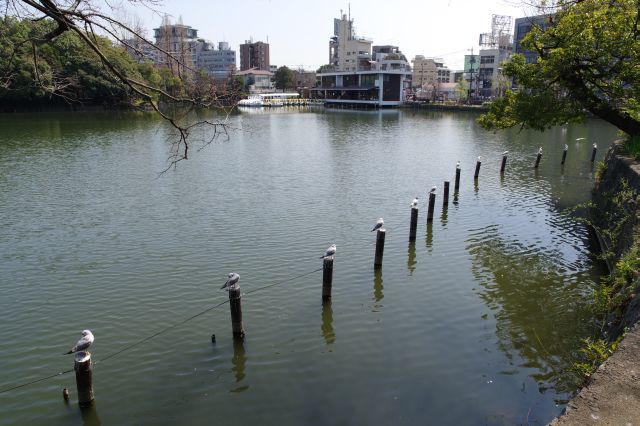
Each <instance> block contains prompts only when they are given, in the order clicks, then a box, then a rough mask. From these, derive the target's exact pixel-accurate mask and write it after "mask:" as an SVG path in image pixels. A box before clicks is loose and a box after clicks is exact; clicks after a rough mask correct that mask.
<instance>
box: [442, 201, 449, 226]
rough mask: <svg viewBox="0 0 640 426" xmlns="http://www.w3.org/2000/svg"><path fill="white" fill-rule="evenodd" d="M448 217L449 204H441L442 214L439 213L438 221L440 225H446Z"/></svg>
mask: <svg viewBox="0 0 640 426" xmlns="http://www.w3.org/2000/svg"><path fill="white" fill-rule="evenodd" d="M448 219H449V206H448V205H444V206H442V215H440V223H442V226H447V220H448Z"/></svg>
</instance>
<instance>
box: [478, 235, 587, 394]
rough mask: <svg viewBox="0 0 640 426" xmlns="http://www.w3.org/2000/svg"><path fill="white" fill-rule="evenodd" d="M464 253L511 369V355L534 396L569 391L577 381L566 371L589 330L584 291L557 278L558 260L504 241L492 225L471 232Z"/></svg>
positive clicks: (560, 275) (547, 251)
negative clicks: (531, 384)
mask: <svg viewBox="0 0 640 426" xmlns="http://www.w3.org/2000/svg"><path fill="white" fill-rule="evenodd" d="M467 250H468V252H469V254H470V255H471V257H472V260H473V266H472V271H473V275H474V277H475V278H476V280H477V281H478V282H479V283H480V286H481V287H482V290H481V291H479V296H480V298H481V299H482V300H483V301H484V302H485V303H486V304H487V306H488V307H489V309H491V311H492V312H493V316H494V318H495V320H496V335H497V337H498V338H499V348H500V349H501V350H502V351H503V352H504V353H505V355H506V356H507V357H508V358H509V359H510V360H511V362H512V365H513V362H515V361H514V358H513V354H514V352H515V353H517V354H518V355H519V358H520V359H522V362H523V364H521V365H514V367H520V368H528V369H532V372H531V374H530V375H531V377H532V378H533V379H534V380H535V381H536V382H537V383H538V388H539V391H540V392H543V391H545V390H546V389H547V388H550V387H555V389H556V391H559V392H570V391H571V390H573V389H574V388H575V386H576V385H577V384H578V382H579V380H580V377H577V376H576V374H575V373H574V372H573V371H572V369H571V366H572V364H573V362H574V361H576V348H578V347H579V346H580V345H579V340H580V339H579V337H578V336H584V335H585V333H588V331H589V330H591V329H592V328H593V325H592V324H591V322H590V321H589V320H588V319H589V317H590V316H589V311H588V308H587V307H586V306H584V304H583V303H581V300H582V298H583V297H584V296H585V295H584V294H583V293H584V290H581V289H580V288H579V287H578V286H577V285H576V284H575V282H572V281H574V280H567V277H566V275H564V274H563V273H562V272H560V271H562V269H563V268H562V263H563V261H562V257H563V254H562V253H561V252H559V251H557V250H555V249H553V248H549V247H546V248H545V247H536V246H534V245H531V246H528V245H524V244H522V243H521V242H518V241H509V240H508V239H507V238H505V237H504V236H502V235H501V234H500V229H499V226H498V225H490V226H487V227H485V228H483V229H477V230H474V231H473V232H471V233H470V234H469V238H468V240H467ZM576 319H577V320H576Z"/></svg>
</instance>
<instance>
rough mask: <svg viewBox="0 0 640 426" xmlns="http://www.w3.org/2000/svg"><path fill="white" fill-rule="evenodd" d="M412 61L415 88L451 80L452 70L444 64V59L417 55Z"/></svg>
mask: <svg viewBox="0 0 640 426" xmlns="http://www.w3.org/2000/svg"><path fill="white" fill-rule="evenodd" d="M411 62H413V76H412V81H411V85H412V87H413V88H419V87H425V86H426V85H438V84H439V83H450V82H451V70H450V69H449V68H447V67H446V66H445V65H444V62H443V61H442V59H438V58H425V57H424V56H422V55H416V57H415V58H413V61H411Z"/></svg>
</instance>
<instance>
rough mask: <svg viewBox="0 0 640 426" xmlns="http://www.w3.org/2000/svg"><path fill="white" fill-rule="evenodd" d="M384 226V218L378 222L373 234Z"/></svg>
mask: <svg viewBox="0 0 640 426" xmlns="http://www.w3.org/2000/svg"><path fill="white" fill-rule="evenodd" d="M383 225H384V220H383V219H382V218H380V219H378V221H377V222H376V226H374V227H373V229H372V230H371V232H373V231H376V230H378V229H380V228H382V226H383Z"/></svg>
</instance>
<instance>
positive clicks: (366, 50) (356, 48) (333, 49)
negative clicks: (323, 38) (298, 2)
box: [329, 15, 372, 71]
mask: <svg viewBox="0 0 640 426" xmlns="http://www.w3.org/2000/svg"><path fill="white" fill-rule="evenodd" d="M371 43H372V41H371V40H369V39H367V38H365V37H358V36H356V33H355V28H354V27H353V19H348V18H347V15H342V18H340V19H334V20H333V37H331V39H330V41H329V63H330V64H331V65H333V66H334V67H335V69H336V71H358V70H360V69H362V68H366V67H368V65H369V61H370V60H371Z"/></svg>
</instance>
